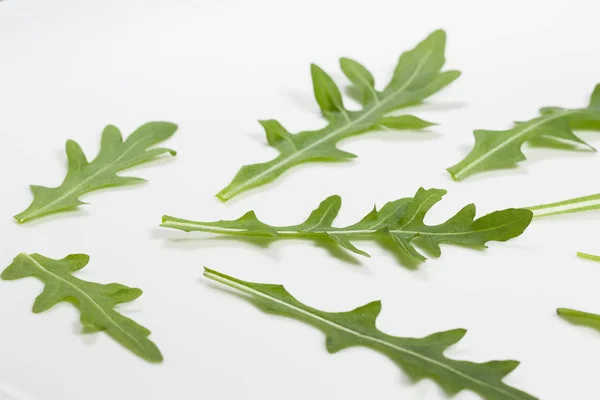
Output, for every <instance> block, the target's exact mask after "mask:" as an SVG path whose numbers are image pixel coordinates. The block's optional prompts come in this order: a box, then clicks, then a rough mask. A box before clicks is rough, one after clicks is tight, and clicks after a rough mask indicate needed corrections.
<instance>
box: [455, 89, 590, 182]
mask: <svg viewBox="0 0 600 400" xmlns="http://www.w3.org/2000/svg"><path fill="white" fill-rule="evenodd" d="M540 114H541V115H540V116H539V117H536V118H533V119H531V120H529V121H525V122H518V123H516V124H515V127H514V128H512V129H509V130H505V131H488V130H476V131H474V132H473V134H474V136H475V146H474V147H473V150H471V152H470V153H469V154H468V155H467V156H466V157H465V158H464V159H463V160H462V161H461V162H459V163H458V164H456V165H454V166H452V167H450V168H448V172H450V175H452V178H453V179H454V180H456V181H460V180H463V179H465V178H466V177H468V176H470V175H472V174H475V173H478V172H483V171H488V170H493V169H500V168H507V167H512V166H514V165H515V164H516V163H518V162H521V161H524V160H525V155H524V154H523V152H522V151H521V147H522V146H523V144H524V143H525V142H527V141H529V140H532V139H539V138H544V137H545V138H551V139H555V140H559V141H566V142H572V143H575V144H583V145H585V146H587V147H589V148H590V149H591V150H592V151H595V149H594V148H593V147H591V146H590V145H588V144H587V143H585V142H584V141H583V140H581V139H580V138H579V137H577V136H576V135H575V134H574V133H573V130H597V131H600V84H598V85H596V87H595V88H594V92H593V93H592V97H591V99H590V102H589V105H588V106H587V107H585V108H573V109H567V108H560V107H546V108H542V109H541V110H540Z"/></svg>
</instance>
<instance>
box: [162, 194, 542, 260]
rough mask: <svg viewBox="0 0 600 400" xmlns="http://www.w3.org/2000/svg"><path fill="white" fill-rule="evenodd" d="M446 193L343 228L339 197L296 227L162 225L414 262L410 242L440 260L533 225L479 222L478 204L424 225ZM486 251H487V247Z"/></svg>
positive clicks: (522, 217)
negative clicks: (367, 245)
mask: <svg viewBox="0 0 600 400" xmlns="http://www.w3.org/2000/svg"><path fill="white" fill-rule="evenodd" d="M444 194H446V191H445V190H442V189H428V190H425V189H423V188H420V189H419V190H418V191H417V193H416V194H415V196H414V197H413V198H403V199H399V200H395V201H391V202H389V203H387V204H386V205H384V206H383V207H382V208H381V209H380V210H377V208H376V207H374V208H373V210H372V211H371V212H369V213H368V214H367V215H366V216H365V217H364V218H363V219H362V220H360V221H359V222H357V223H356V224H353V225H350V226H347V227H345V228H336V227H333V226H332V224H333V220H334V219H335V217H336V216H337V214H338V211H339V209H340V207H341V202H342V200H341V198H340V197H339V196H331V197H328V198H327V199H325V200H324V201H323V202H321V204H320V205H319V207H318V208H317V209H315V210H314V211H313V212H312V213H311V214H310V216H309V217H308V219H307V220H306V221H304V222H303V223H301V224H298V225H290V226H271V225H267V224H265V223H263V222H261V221H260V220H258V218H257V217H256V215H255V213H254V211H250V212H248V213H246V214H245V215H243V216H242V217H241V218H239V219H236V220H233V221H216V222H196V221H190V220H185V219H181V218H175V217H171V216H168V215H165V216H163V218H162V222H163V223H162V226H163V227H167V228H173V229H179V230H182V231H186V232H190V231H202V232H212V233H219V234H228V235H243V236H268V237H274V238H313V239H314V238H319V237H324V238H329V239H331V240H334V241H335V242H337V243H338V244H339V245H341V246H342V247H344V248H345V249H347V250H349V251H351V252H354V253H357V254H361V255H364V256H368V254H367V253H365V252H364V251H362V250H359V249H357V248H356V247H355V246H354V245H353V244H352V242H351V240H354V239H374V240H377V239H380V238H388V239H392V240H393V241H394V242H395V243H396V245H397V246H398V248H399V249H400V250H401V251H403V252H405V254H406V255H408V256H410V257H412V258H413V259H415V260H420V261H424V260H425V257H424V256H423V255H422V254H421V253H419V252H418V251H417V249H416V248H415V246H414V245H413V243H412V241H413V239H415V238H419V239H420V243H419V244H420V245H421V246H422V247H424V248H425V249H426V250H427V251H428V252H429V253H431V254H432V255H434V256H435V257H439V256H440V255H441V249H440V246H439V245H440V243H442V242H449V243H455V244H460V245H469V246H484V245H485V243H486V242H488V241H490V240H497V241H506V240H508V239H512V238H514V237H516V236H519V235H520V234H521V233H523V231H524V230H525V228H527V226H528V225H529V223H530V222H531V218H532V213H531V211H529V210H525V209H514V208H510V209H506V210H502V211H496V212H493V213H491V214H488V215H485V216H483V217H481V218H478V219H475V205H473V204H469V205H467V206H465V207H464V208H463V209H462V210H460V211H459V212H458V213H457V214H456V215H454V216H453V217H452V218H450V219H449V220H448V221H446V222H444V223H442V224H439V225H434V226H430V225H426V224H425V223H424V222H423V221H424V218H425V214H426V213H427V212H428V211H429V210H430V209H431V207H433V205H434V204H436V203H437V202H439V201H440V200H441V199H442V196H444ZM484 247H485V246H484Z"/></svg>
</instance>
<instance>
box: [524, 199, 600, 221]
mask: <svg viewBox="0 0 600 400" xmlns="http://www.w3.org/2000/svg"><path fill="white" fill-rule="evenodd" d="M525 208H527V209H529V210H531V211H532V212H533V218H541V217H547V216H550V215H558V214H571V213H576V212H583V211H591V210H598V209H600V193H596V194H592V195H589V196H582V197H575V198H573V199H568V200H562V201H557V202H554V203H547V204H540V205H537V206H531V207H525Z"/></svg>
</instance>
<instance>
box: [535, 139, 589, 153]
mask: <svg viewBox="0 0 600 400" xmlns="http://www.w3.org/2000/svg"><path fill="white" fill-rule="evenodd" d="M527 147H528V148H532V149H553V150H569V151H576V152H580V153H594V152H595V151H594V150H592V149H590V148H589V147H587V146H585V145H583V144H577V143H572V142H567V141H562V140H557V139H554V138H551V137H547V136H540V137H536V138H533V139H530V140H528V141H527Z"/></svg>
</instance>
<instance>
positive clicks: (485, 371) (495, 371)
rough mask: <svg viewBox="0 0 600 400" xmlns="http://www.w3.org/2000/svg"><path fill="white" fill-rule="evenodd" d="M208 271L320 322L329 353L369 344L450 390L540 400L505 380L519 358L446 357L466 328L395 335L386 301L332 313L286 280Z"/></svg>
mask: <svg viewBox="0 0 600 400" xmlns="http://www.w3.org/2000/svg"><path fill="white" fill-rule="evenodd" d="M204 276H206V277H207V278H209V279H212V280H214V281H217V282H220V283H222V284H225V285H227V286H230V287H232V288H234V289H237V290H239V291H241V292H244V293H247V294H249V295H251V296H253V298H254V299H255V300H257V303H258V305H259V306H260V307H261V309H263V310H264V311H266V312H270V313H274V314H279V315H284V316H291V317H295V318H298V319H301V320H304V321H306V322H309V323H311V324H313V325H315V326H317V327H318V328H319V329H321V330H322V331H323V333H325V335H326V341H325V343H326V345H327V351H328V352H329V353H336V352H338V351H340V350H343V349H346V348H349V347H355V346H365V347H369V348H372V349H375V350H377V351H379V352H381V353H383V354H385V355H386V356H388V357H390V358H391V359H392V360H394V361H395V362H396V363H398V364H399V365H400V366H401V367H402V368H403V369H404V370H405V371H406V373H408V374H409V375H410V377H411V378H412V379H413V380H415V381H418V380H420V379H423V378H431V379H433V380H435V381H436V382H437V383H438V384H439V385H440V386H441V387H442V388H443V389H444V390H445V391H446V393H448V394H450V395H452V394H456V393H458V392H460V391H461V390H463V389H470V390H472V391H474V392H476V393H478V394H480V395H481V396H483V397H484V398H485V399H488V400H508V399H510V400H526V399H527V400H532V399H535V397H533V396H531V395H529V394H527V393H525V392H522V391H520V390H518V389H515V388H514V387H511V386H508V385H506V384H505V383H503V382H502V379H503V378H504V377H505V376H506V375H508V374H509V373H510V372H511V371H513V370H514V369H515V368H516V367H517V366H518V365H519V362H518V361H513V360H505V361H488V362H486V363H481V364H480V363H473V362H469V361H458V360H452V359H449V358H447V357H445V356H444V351H445V350H446V349H447V348H448V347H450V346H452V345H453V344H455V343H457V342H458V341H460V340H461V339H462V338H463V336H464V335H465V334H466V330H464V329H454V330H450V331H445V332H438V333H434V334H432V335H429V336H426V337H424V338H403V337H398V336H391V335H388V334H386V333H383V332H381V331H380V330H378V329H377V321H376V320H377V317H378V315H379V313H380V311H381V302H380V301H373V302H371V303H368V304H366V305H364V306H362V307H358V308H356V309H354V310H352V311H347V312H334V313H331V312H325V311H321V310H318V309H315V308H312V307H309V306H307V305H305V304H302V303H301V302H300V301H298V300H296V298H294V297H293V296H292V295H291V294H290V293H289V292H288V291H287V290H286V289H285V288H284V287H283V286H281V285H271V284H262V283H252V282H246V281H242V280H239V279H236V278H233V277H231V276H227V275H225V274H222V273H220V272H217V271H214V270H211V269H208V268H205V270H204Z"/></svg>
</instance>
